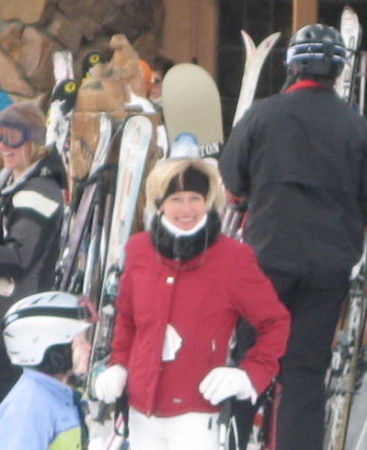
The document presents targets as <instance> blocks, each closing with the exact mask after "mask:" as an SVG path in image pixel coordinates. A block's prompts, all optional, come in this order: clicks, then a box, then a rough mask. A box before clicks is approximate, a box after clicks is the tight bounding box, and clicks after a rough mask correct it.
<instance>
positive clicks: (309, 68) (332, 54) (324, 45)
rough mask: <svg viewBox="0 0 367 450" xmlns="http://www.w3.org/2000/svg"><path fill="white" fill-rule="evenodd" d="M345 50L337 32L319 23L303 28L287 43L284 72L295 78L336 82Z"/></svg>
mask: <svg viewBox="0 0 367 450" xmlns="http://www.w3.org/2000/svg"><path fill="white" fill-rule="evenodd" d="M345 57H346V49H345V44H344V41H343V38H342V36H341V34H340V33H339V31H337V30H336V29H335V28H333V27H330V26H328V25H322V24H320V23H317V24H314V25H306V26H305V27H303V28H301V29H300V30H298V31H297V32H296V33H295V34H294V35H293V36H292V37H291V39H290V41H289V46H288V50H287V61H286V64H287V67H288V70H290V71H292V70H294V71H295V72H296V74H297V75H312V76H319V77H325V78H336V77H337V76H338V75H339V74H340V73H341V71H342V70H343V67H344V64H345Z"/></svg>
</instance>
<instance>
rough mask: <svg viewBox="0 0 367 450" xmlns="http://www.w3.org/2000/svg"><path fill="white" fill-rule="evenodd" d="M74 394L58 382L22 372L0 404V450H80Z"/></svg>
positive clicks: (26, 371) (27, 371)
mask: <svg viewBox="0 0 367 450" xmlns="http://www.w3.org/2000/svg"><path fill="white" fill-rule="evenodd" d="M81 435H82V434H81V427H80V416H79V413H78V408H77V407H76V405H75V404H74V392H73V390H72V389H71V388H70V387H68V386H66V385H65V384H64V383H62V382H61V381H59V380H56V379H55V378H53V377H50V376H48V375H45V374H43V373H40V372H37V371H35V370H30V369H24V372H23V374H22V376H21V377H20V378H19V380H18V382H17V383H16V384H15V385H14V386H13V388H12V389H11V391H10V392H9V393H8V395H7V396H6V397H5V399H4V400H3V402H2V403H1V404H0V443H1V449H2V450H24V449H25V448H26V449H27V450H47V449H49V450H76V449H78V450H80V449H82V437H81Z"/></svg>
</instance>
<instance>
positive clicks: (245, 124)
mask: <svg viewBox="0 0 367 450" xmlns="http://www.w3.org/2000/svg"><path fill="white" fill-rule="evenodd" d="M252 122H253V110H252V108H250V109H249V110H248V111H247V112H246V113H245V114H244V116H243V117H242V118H241V119H240V120H239V121H238V122H237V124H236V126H235V127H234V128H233V130H232V131H231V133H230V135H229V138H228V140H227V142H226V144H225V145H224V148H223V150H222V152H221V155H220V158H219V166H218V167H219V171H220V174H221V176H222V179H223V182H224V186H225V187H226V189H227V190H228V191H229V192H231V193H232V194H234V195H236V196H238V197H244V196H247V195H248V193H249V187H250V186H249V184H250V178H249V177H250V175H249V173H250V167H249V164H250V154H251V141H252V140H251V133H252V126H253V125H252Z"/></svg>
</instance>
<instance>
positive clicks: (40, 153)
mask: <svg viewBox="0 0 367 450" xmlns="http://www.w3.org/2000/svg"><path fill="white" fill-rule="evenodd" d="M28 143H29V146H30V153H29V157H30V160H31V163H34V162H36V161H38V160H39V159H42V158H43V157H44V156H46V155H48V154H49V153H50V152H51V150H52V146H49V145H47V146H46V145H39V144H36V143H35V142H33V141H28Z"/></svg>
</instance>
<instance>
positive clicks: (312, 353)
mask: <svg viewBox="0 0 367 450" xmlns="http://www.w3.org/2000/svg"><path fill="white" fill-rule="evenodd" d="M263 270H264V272H265V273H266V275H267V276H268V277H269V278H270V279H271V280H272V282H273V285H274V287H275V289H276V291H277V292H278V295H279V297H280V299H281V300H282V302H283V303H284V304H285V305H286V306H287V308H288V309H289V311H290V312H291V316H292V325H291V334H290V338H289V341H288V348H287V351H286V354H285V356H284V357H283V358H282V360H281V371H280V375H279V382H280V384H281V389H282V396H281V401H280V405H279V409H278V411H277V424H278V426H277V430H275V431H276V442H277V444H276V445H277V446H276V450H296V449H297V450H322V448H323V438H324V420H325V384H324V380H325V375H326V371H327V369H328V366H329V364H330V356H331V351H330V350H331V344H332V340H333V336H334V331H335V327H336V324H337V321H338V318H339V314H340V307H341V304H342V302H343V300H344V299H345V298H346V296H347V294H348V288H349V280H348V279H349V272H348V273H347V272H343V273H340V272H338V273H322V274H321V273H318V274H315V275H310V276H305V277H295V276H290V275H287V274H285V273H282V272H279V271H274V270H266V268H264V267H263Z"/></svg>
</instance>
